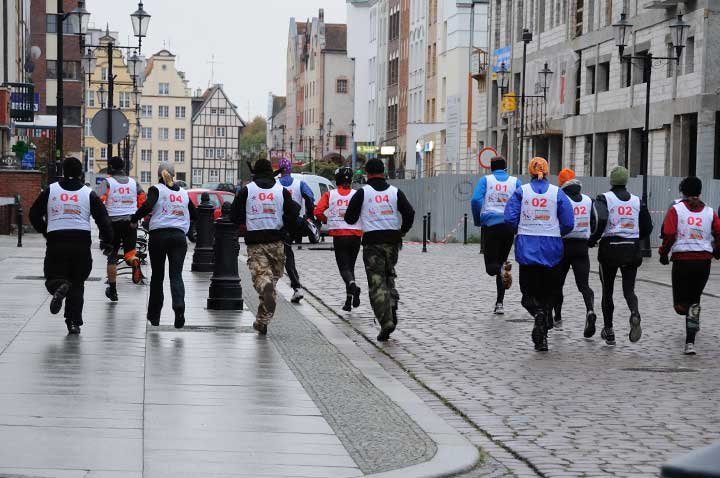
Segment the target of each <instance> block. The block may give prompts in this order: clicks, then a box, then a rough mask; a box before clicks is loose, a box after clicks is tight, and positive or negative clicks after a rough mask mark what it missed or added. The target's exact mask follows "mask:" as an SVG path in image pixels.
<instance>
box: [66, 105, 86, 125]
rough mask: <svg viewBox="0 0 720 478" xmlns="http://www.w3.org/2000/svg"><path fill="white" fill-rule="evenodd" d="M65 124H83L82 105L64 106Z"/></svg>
mask: <svg viewBox="0 0 720 478" xmlns="http://www.w3.org/2000/svg"><path fill="white" fill-rule="evenodd" d="M63 111H64V114H63V124H64V125H65V126H82V125H83V123H82V119H81V117H82V114H81V113H82V108H81V107H80V106H66V107H65V108H63Z"/></svg>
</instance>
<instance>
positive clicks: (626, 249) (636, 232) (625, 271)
mask: <svg viewBox="0 0 720 478" xmlns="http://www.w3.org/2000/svg"><path fill="white" fill-rule="evenodd" d="M628 178H629V173H628V170H627V169H625V168H624V167H622V166H616V167H615V168H613V170H612V171H611V172H610V185H611V186H612V187H611V189H610V191H608V192H606V193H604V194H601V195H599V196H598V197H597V199H596V200H595V211H596V214H597V222H598V226H597V228H596V229H595V230H594V231H593V233H592V234H591V236H590V241H589V245H590V247H594V246H595V244H597V242H598V240H599V241H600V246H599V249H598V261H599V262H600V281H601V282H602V289H603V291H602V312H603V320H604V322H605V323H604V327H603V329H602V332H601V333H600V336H601V337H602V338H603V340H605V342H606V343H607V344H608V345H615V331H614V330H613V312H614V311H615V304H614V303H613V289H614V288H615V278H616V277H617V273H618V270H619V271H620V273H621V274H622V288H623V295H624V296H625V301H626V302H627V305H628V308H629V309H630V334H629V338H630V342H633V343H634V342H637V341H638V340H640V337H641V336H642V328H641V326H640V310H639V306H638V298H637V296H636V295H635V279H636V277H637V270H638V267H640V265H641V264H642V252H641V251H640V240H641V239H644V238H646V237H648V236H650V234H651V233H652V230H653V223H652V218H651V217H650V211H648V209H647V206H646V205H645V204H641V203H640V198H638V197H637V196H635V195H634V194H630V192H629V191H628V190H627V182H628Z"/></svg>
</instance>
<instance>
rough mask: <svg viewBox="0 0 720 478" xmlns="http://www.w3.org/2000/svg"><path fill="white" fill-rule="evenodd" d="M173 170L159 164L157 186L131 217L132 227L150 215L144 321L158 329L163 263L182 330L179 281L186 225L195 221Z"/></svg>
mask: <svg viewBox="0 0 720 478" xmlns="http://www.w3.org/2000/svg"><path fill="white" fill-rule="evenodd" d="M174 178H175V168H174V166H173V165H172V164H170V163H165V162H163V163H160V166H159V167H158V184H156V185H155V186H152V187H151V188H150V189H148V193H147V199H146V201H145V203H144V204H143V205H142V206H140V207H139V208H138V210H137V211H136V212H135V213H134V214H133V215H132V216H131V218H130V221H131V223H132V225H133V227H137V223H138V221H140V220H141V219H142V218H144V217H145V216H147V215H148V214H152V217H151V218H150V226H149V229H150V239H149V240H148V252H149V253H150V267H151V268H152V276H151V278H150V298H149V300H148V310H147V320H148V321H149V322H150V324H151V325H153V326H158V325H160V314H161V313H162V308H163V302H164V299H165V296H164V294H163V282H164V281H165V261H166V259H167V261H168V263H169V273H170V293H171V295H172V308H173V312H174V313H175V328H176V329H182V328H183V327H184V326H185V284H184V282H183V278H182V270H183V264H184V262H185V254H187V239H186V238H185V235H186V234H187V232H188V229H189V228H190V221H191V220H195V219H196V212H195V206H194V205H193V203H192V201H190V200H189V198H188V193H187V191H185V190H184V189H183V188H181V187H180V186H178V185H177V184H175V180H174Z"/></svg>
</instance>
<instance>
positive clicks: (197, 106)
mask: <svg viewBox="0 0 720 478" xmlns="http://www.w3.org/2000/svg"><path fill="white" fill-rule="evenodd" d="M217 91H220V93H222V95H223V96H224V97H225V99H226V100H227V102H228V104H229V105H230V108H232V110H233V113H235V116H237V117H238V119H239V120H240V123H241V124H242V126H241V128H244V127H245V126H247V123H245V120H243V119H242V117H241V116H240V114H239V113H238V112H237V107H236V106H235V104H234V103H233V102H232V101H230V98H229V97H228V95H227V94H226V93H225V90H223V87H222V85H219V84H216V85H214V86H211V87H210V88H208V89H207V90H205V92H204V93H203V95H202V96H201V97H199V98H193V99H192V102H191V105H192V110H193V116H192V121H195V118H196V117H197V115H198V114H199V113H200V111H202V110H203V109H204V108H205V105H207V102H208V101H210V98H212V97H213V95H214V94H215V92H217Z"/></svg>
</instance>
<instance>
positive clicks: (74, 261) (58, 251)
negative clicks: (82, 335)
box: [44, 242, 92, 325]
mask: <svg viewBox="0 0 720 478" xmlns="http://www.w3.org/2000/svg"><path fill="white" fill-rule="evenodd" d="M91 270H92V255H91V253H90V244H88V243H84V242H48V244H47V250H46V252H45V265H44V272H45V288H46V289H47V291H48V292H49V293H50V294H54V293H55V291H56V290H57V288H58V287H60V285H62V284H63V283H69V284H70V290H69V291H68V293H67V296H66V298H65V322H67V323H71V322H74V323H76V324H78V325H82V323H83V320H82V312H83V305H84V296H85V281H86V280H87V278H88V277H90V271H91Z"/></svg>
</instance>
